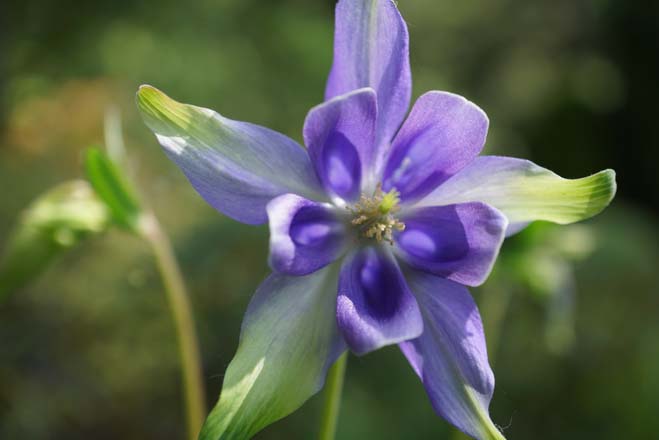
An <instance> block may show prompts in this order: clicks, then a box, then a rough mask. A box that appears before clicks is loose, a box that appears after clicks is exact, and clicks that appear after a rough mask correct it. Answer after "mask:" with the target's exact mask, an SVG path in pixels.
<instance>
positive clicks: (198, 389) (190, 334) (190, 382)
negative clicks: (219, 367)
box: [140, 214, 206, 440]
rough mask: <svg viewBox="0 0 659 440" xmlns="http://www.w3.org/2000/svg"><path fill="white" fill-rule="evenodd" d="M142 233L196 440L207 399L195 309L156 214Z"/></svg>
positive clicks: (145, 223)
mask: <svg viewBox="0 0 659 440" xmlns="http://www.w3.org/2000/svg"><path fill="white" fill-rule="evenodd" d="M140 231H141V233H142V236H143V237H144V238H146V240H147V241H148V242H149V244H150V245H151V248H152V250H153V253H154V256H155V260H156V264H157V266H158V270H159V271H160V276H161V277H162V281H163V284H164V287H165V292H166V294H167V302H168V305H169V309H170V312H171V314H172V320H173V321H174V327H175V330H176V336H177V339H178V347H179V356H180V362H181V375H182V379H183V388H184V394H185V406H186V419H187V420H186V421H187V427H188V438H189V439H190V440H195V439H196V438H197V436H198V435H199V431H201V426H202V424H203V422H204V417H205V415H206V398H205V393H204V384H203V380H202V373H201V372H202V368H201V356H200V354H199V344H198V340H197V332H196V330H195V324H194V318H193V315H192V307H191V306H190V302H189V298H188V293H187V290H186V288H185V283H184V281H183V276H182V275H181V269H180V268H179V266H178V263H177V261H176V257H175V255H174V250H173V249H172V245H171V243H170V241H169V238H168V237H167V235H166V234H165V233H164V232H163V231H162V228H161V227H160V224H159V223H158V221H157V219H156V218H155V216H154V215H153V214H146V215H145V216H144V218H143V219H142V221H141V224H140Z"/></svg>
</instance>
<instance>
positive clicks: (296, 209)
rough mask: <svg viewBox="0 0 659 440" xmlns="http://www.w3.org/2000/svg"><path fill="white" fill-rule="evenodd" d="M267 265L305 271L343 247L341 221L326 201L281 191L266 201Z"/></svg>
mask: <svg viewBox="0 0 659 440" xmlns="http://www.w3.org/2000/svg"><path fill="white" fill-rule="evenodd" d="M267 209H268V218H269V220H270V266H271V267H272V269H273V270H274V271H276V272H279V273H284V274H288V275H306V274H309V273H311V272H314V271H316V270H318V269H320V268H321V267H324V266H326V265H328V264H330V263H331V262H332V261H334V260H336V259H337V258H338V257H339V256H340V255H341V254H342V253H343V252H344V250H345V245H346V238H345V232H346V231H345V228H344V225H343V222H342V221H340V219H339V218H337V216H336V212H335V209H336V208H333V207H331V206H330V205H326V204H321V203H317V202H312V201H310V200H307V199H304V198H302V197H299V196H296V195H294V194H285V195H283V196H279V197H277V198H276V199H274V200H272V201H271V202H270V203H268V208H267Z"/></svg>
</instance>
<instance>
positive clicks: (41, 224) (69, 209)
mask: <svg viewBox="0 0 659 440" xmlns="http://www.w3.org/2000/svg"><path fill="white" fill-rule="evenodd" d="M109 223H110V217H109V212H108V210H107V208H106V207H105V205H104V204H103V202H101V201H100V200H99V199H98V197H97V195H96V194H95V193H94V191H93V189H92V188H91V187H90V186H89V184H88V183H87V182H85V181H82V180H75V181H71V182H66V183H63V184H61V185H58V186H56V187H55V188H53V189H51V190H49V191H47V192H46V193H45V194H43V195H42V196H40V197H39V198H38V199H36V200H35V201H34V202H33V203H32V204H31V205H30V206H29V207H28V208H27V209H26V211H25V212H24V213H23V215H22V216H21V219H20V220H19V222H18V224H17V225H16V226H15V228H14V231H13V233H12V234H11V236H10V237H9V242H8V244H7V246H6V248H5V249H4V252H3V254H4V255H3V259H2V261H1V263H0V298H2V297H3V296H5V295H6V294H8V293H11V292H13V291H15V290H16V289H19V288H21V287H23V286H24V285H26V284H27V283H28V282H30V281H31V280H32V279H33V278H35V277H36V276H38V275H39V274H40V273H41V272H42V271H43V270H44V269H45V268H46V267H47V266H48V264H49V263H50V262H51V261H52V260H53V259H54V258H55V257H56V256H57V255H58V254H60V253H61V252H63V251H64V250H66V249H69V248H71V247H73V246H75V245H76V244H78V243H79V242H81V241H82V240H83V239H85V238H86V237H88V236H89V235H92V234H97V233H100V232H102V231H104V230H105V229H106V228H107V227H108V225H109Z"/></svg>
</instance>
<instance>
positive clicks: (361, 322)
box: [336, 247, 423, 354]
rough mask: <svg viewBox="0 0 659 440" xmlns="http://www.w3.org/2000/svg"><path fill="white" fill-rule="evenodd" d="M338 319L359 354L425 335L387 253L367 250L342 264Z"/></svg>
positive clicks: (337, 305)
mask: <svg viewBox="0 0 659 440" xmlns="http://www.w3.org/2000/svg"><path fill="white" fill-rule="evenodd" d="M336 316H337V322H338V324H339V328H340V329H341V332H342V333H343V337H344V338H345V340H346V342H347V343H348V346H350V349H351V350H352V351H353V352H355V353H357V354H365V353H368V352H370V351H373V350H376V349H378V348H380V347H383V346H385V345H389V344H395V343H398V342H401V341H405V340H408V339H412V338H415V337H417V336H419V335H420V334H421V332H422V331H423V324H422V322H421V314H420V313H419V308H418V306H417V303H416V300H415V299H414V297H413V296H412V294H411V293H410V291H409V289H408V287H407V284H406V283H405V279H404V278H403V275H402V273H401V271H400V268H399V267H398V265H397V264H396V261H395V260H394V259H393V257H392V256H391V254H390V253H389V251H388V250H385V249H376V248H371V247H369V248H364V249H361V250H359V251H357V252H355V253H354V254H352V255H351V256H350V257H349V258H347V259H346V261H345V262H344V263H343V266H342V267H341V274H340V275H339V297H338V300H337V304H336Z"/></svg>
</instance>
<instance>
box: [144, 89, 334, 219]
mask: <svg viewBox="0 0 659 440" xmlns="http://www.w3.org/2000/svg"><path fill="white" fill-rule="evenodd" d="M137 105H138V107H139V109H140V110H141V112H142V117H143V118H144V121H145V122H146V124H147V125H148V126H149V128H150V129H151V130H152V131H153V132H154V133H155V134H156V137H157V138H158V141H159V142H160V144H161V145H162V146H163V147H164V149H165V152H166V153H167V155H168V156H169V158H170V159H172V160H173V161H174V162H175V163H176V164H177V165H178V166H179V167H180V168H181V170H182V171H183V172H184V173H185V175H186V176H187V178H188V180H190V183H192V186H194V188H195V189H196V190H197V191H198V192H199V194H201V196H202V197H203V198H204V199H205V200H206V201H207V202H208V203H209V204H210V205H212V206H213V207H214V208H215V209H217V210H218V211H220V212H222V213H224V214H226V215H228V216H229V217H232V218H234V219H236V220H238V221H241V222H244V223H249V224H260V223H264V222H266V221H267V216H266V212H265V206H266V205H267V203H268V202H269V201H270V200H272V199H273V198H274V197H276V196H278V195H281V194H285V193H295V194H299V195H302V196H304V197H307V198H310V199H317V200H322V199H323V196H322V191H321V189H320V185H319V184H318V179H317V178H316V176H315V175H314V172H313V169H312V167H311V163H310V161H309V158H308V155H307V153H306V152H305V150H304V149H303V148H302V147H301V146H300V145H298V144H297V143H295V142H294V141H293V140H291V139H289V138H287V137H286V136H284V135H281V134H279V133H277V132H274V131H272V130H268V129H267V128H263V127H259V126H257V125H252V124H248V123H245V122H237V121H232V120H230V119H227V118H224V117H222V116H221V115H219V114H217V113H215V112H214V111H212V110H209V109H205V108H201V107H195V106H191V105H186V104H181V103H179V102H176V101H174V100H173V99H171V98H169V97H168V96H167V95H165V94H164V93H162V92H161V91H159V90H157V89H155V88H153V87H150V86H142V87H140V90H139V92H138V93H137Z"/></svg>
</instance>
